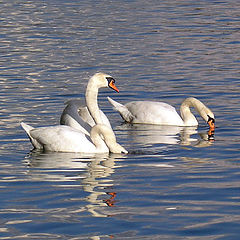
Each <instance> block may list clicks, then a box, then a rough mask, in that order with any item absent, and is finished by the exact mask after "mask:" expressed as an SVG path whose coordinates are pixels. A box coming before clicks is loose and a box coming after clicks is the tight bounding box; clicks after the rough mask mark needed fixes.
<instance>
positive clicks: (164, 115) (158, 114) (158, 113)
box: [125, 101, 183, 126]
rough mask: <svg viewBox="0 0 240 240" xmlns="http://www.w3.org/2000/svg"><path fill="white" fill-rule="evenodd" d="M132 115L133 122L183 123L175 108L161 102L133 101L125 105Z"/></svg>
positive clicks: (179, 124)
mask: <svg viewBox="0 0 240 240" xmlns="http://www.w3.org/2000/svg"><path fill="white" fill-rule="evenodd" d="M125 106H126V107H127V109H128V110H129V111H130V112H131V114H132V115H133V116H134V119H133V121H132V122H133V123H147V124H162V125H178V126H181V125H183V121H182V119H181V117H180V116H179V115H178V113H177V111H176V109H175V108H174V107H172V106H171V105H169V104H167V103H163V102H151V101H135V102H129V103H127V104H126V105H125Z"/></svg>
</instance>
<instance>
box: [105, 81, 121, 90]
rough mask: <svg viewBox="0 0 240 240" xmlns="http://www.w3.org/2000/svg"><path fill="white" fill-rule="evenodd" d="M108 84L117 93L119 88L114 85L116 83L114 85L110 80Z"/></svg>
mask: <svg viewBox="0 0 240 240" xmlns="http://www.w3.org/2000/svg"><path fill="white" fill-rule="evenodd" d="M108 86H109V87H110V88H112V89H113V90H115V91H116V92H118V93H119V90H118V88H117V87H116V85H115V83H114V80H112V81H110V82H109V84H108Z"/></svg>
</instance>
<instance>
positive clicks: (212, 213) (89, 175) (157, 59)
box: [0, 0, 240, 240]
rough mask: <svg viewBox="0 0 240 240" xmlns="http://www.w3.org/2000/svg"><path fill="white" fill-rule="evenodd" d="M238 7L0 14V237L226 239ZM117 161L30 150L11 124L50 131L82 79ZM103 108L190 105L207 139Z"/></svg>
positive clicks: (62, 8) (236, 195)
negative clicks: (202, 110) (211, 133)
mask: <svg viewBox="0 0 240 240" xmlns="http://www.w3.org/2000/svg"><path fill="white" fill-rule="evenodd" d="M239 10H240V3H239V1H236V0H229V1H197V2H196V1H190V0H189V1H188V0H186V1H185V0H184V1H154V0H149V1H143V0H139V1H98V2H96V1H84V0H83V1H67V2H66V1H56V0H52V1H40V2H37V1H27V2H26V1H22V0H19V1H5V2H1V3H0V28H1V33H0V42H1V44H0V100H1V101H0V123H1V124H0V206H1V207H0V223H1V225H0V239H101V240H102V239H149V240H150V239H151V240H152V239H239V234H240V230H239V229H240V224H239V222H240V221H239V220H240V187H239V186H240V167H239V166H240V157H239V150H240V147H239V146H240V104H239V92H240V68H239V63H240V58H239V56H240V41H239V37H240V34H239V32H240V27H239V26H240V14H239ZM97 71H102V72H105V73H108V74H111V75H112V76H113V77H114V78H115V79H116V85H117V87H118V88H119V90H120V93H119V94H117V93H114V92H113V91H111V90H109V89H103V90H101V91H100V94H99V105H100V107H101V109H102V110H103V111H104V112H105V113H106V114H107V116H108V118H109V119H110V121H111V123H112V126H113V129H114V131H115V133H116V136H117V140H118V142H119V143H120V144H121V145H123V146H124V147H125V148H126V149H127V150H128V151H129V154H128V155H114V154H110V155H108V154H101V155H99V154H97V155H89V154H84V155H83V154H72V153H42V152H31V149H32V147H31V144H30V142H29V140H28V139H27V137H26V135H25V133H24V131H23V130H22V129H21V128H20V126H19V123H20V122H21V121H25V122H27V123H29V124H31V125H33V126H50V125H56V124H58V123H59V117H60V115H61V112H62V110H63V108H64V102H65V101H67V100H69V99H73V98H83V97H84V91H85V88H86V84H87V81H88V79H89V77H90V76H92V75H93V74H94V73H95V72H97ZM106 96H110V97H112V98H113V99H115V100H117V101H119V102H122V103H127V102H129V101H132V100H143V99H148V100H156V101H164V102H167V103H169V104H171V105H173V106H175V107H176V108H177V110H179V107H180V104H181V102H182V101H183V99H184V98H186V97H189V96H193V97H197V98H198V99H200V100H201V101H203V102H204V103H205V104H206V105H207V106H208V107H209V108H211V110H212V111H213V112H214V114H215V117H216V130H215V141H207V140H206V136H207V131H208V127H207V125H206V124H205V123H204V121H203V120H202V119H201V118H200V117H199V116H198V115H197V113H196V116H197V118H198V120H199V127H198V128H197V129H191V128H187V129H184V128H176V127H162V126H151V125H149V126H144V125H137V126H131V125H128V124H123V122H122V120H121V118H120V116H119V115H118V113H116V112H114V110H113V109H112V107H111V106H110V104H109V103H108V102H107V100H106Z"/></svg>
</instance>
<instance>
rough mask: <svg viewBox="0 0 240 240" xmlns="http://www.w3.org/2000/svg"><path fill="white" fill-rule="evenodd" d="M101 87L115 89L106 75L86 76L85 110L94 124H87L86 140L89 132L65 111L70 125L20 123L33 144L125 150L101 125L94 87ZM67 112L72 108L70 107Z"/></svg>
mask: <svg viewBox="0 0 240 240" xmlns="http://www.w3.org/2000/svg"><path fill="white" fill-rule="evenodd" d="M101 87H110V88H112V89H114V90H115V91H117V92H119V90H118V89H117V87H116V86H115V80H114V79H113V78H112V77H111V76H110V75H107V74H105V73H96V74H94V75H93V77H91V78H90V80H89V82H88V86H87V91H86V102H87V107H88V111H89V114H90V116H91V117H92V119H93V121H94V123H96V125H95V126H96V127H95V126H94V127H93V128H91V131H90V140H89V139H88V136H86V135H89V132H87V130H85V129H84V128H83V127H82V126H81V125H80V124H81V123H78V122H77V121H76V120H74V118H73V117H71V116H70V115H69V116H67V115H65V120H66V119H67V120H68V121H69V122H68V124H69V125H70V126H64V125H59V126H50V127H41V128H33V127H31V126H30V125H27V124H26V123H21V126H22V127H23V129H24V130H25V131H26V133H27V135H28V136H29V138H30V140H31V143H32V145H33V146H34V148H37V149H43V150H46V151H56V152H85V153H93V152H109V151H110V152H113V153H121V152H124V153H127V151H126V150H125V149H124V148H123V147H122V146H120V145H119V144H118V143H117V142H116V137H115V135H114V132H113V130H112V128H110V127H108V126H107V125H105V123H104V122H103V120H102V117H101V114H100V110H99V108H98V104H97V94H98V89H99V88H101ZM68 113H69V112H68ZM70 113H72V112H71V111H70ZM74 124H75V125H74ZM109 124H110V123H109ZM74 126H77V128H74ZM101 136H102V138H103V139H102V138H101ZM100 138H101V139H100Z"/></svg>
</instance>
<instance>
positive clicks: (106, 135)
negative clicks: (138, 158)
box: [90, 124, 127, 153]
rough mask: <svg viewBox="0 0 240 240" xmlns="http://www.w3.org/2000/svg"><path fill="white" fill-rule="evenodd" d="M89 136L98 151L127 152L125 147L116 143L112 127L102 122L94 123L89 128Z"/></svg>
mask: <svg viewBox="0 0 240 240" xmlns="http://www.w3.org/2000/svg"><path fill="white" fill-rule="evenodd" d="M90 136H91V139H92V142H93V144H94V145H95V146H96V148H97V150H98V151H105V152H109V151H110V152H112V153H122V152H123V153H127V151H126V149H124V148H123V147H122V146H121V145H120V144H118V143H117V141H116V136H115V134H114V132H113V131H112V129H111V128H109V127H108V126H106V125H104V124H97V125H95V126H94V127H93V128H92V130H91V133H90ZM103 139H104V140H103Z"/></svg>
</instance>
